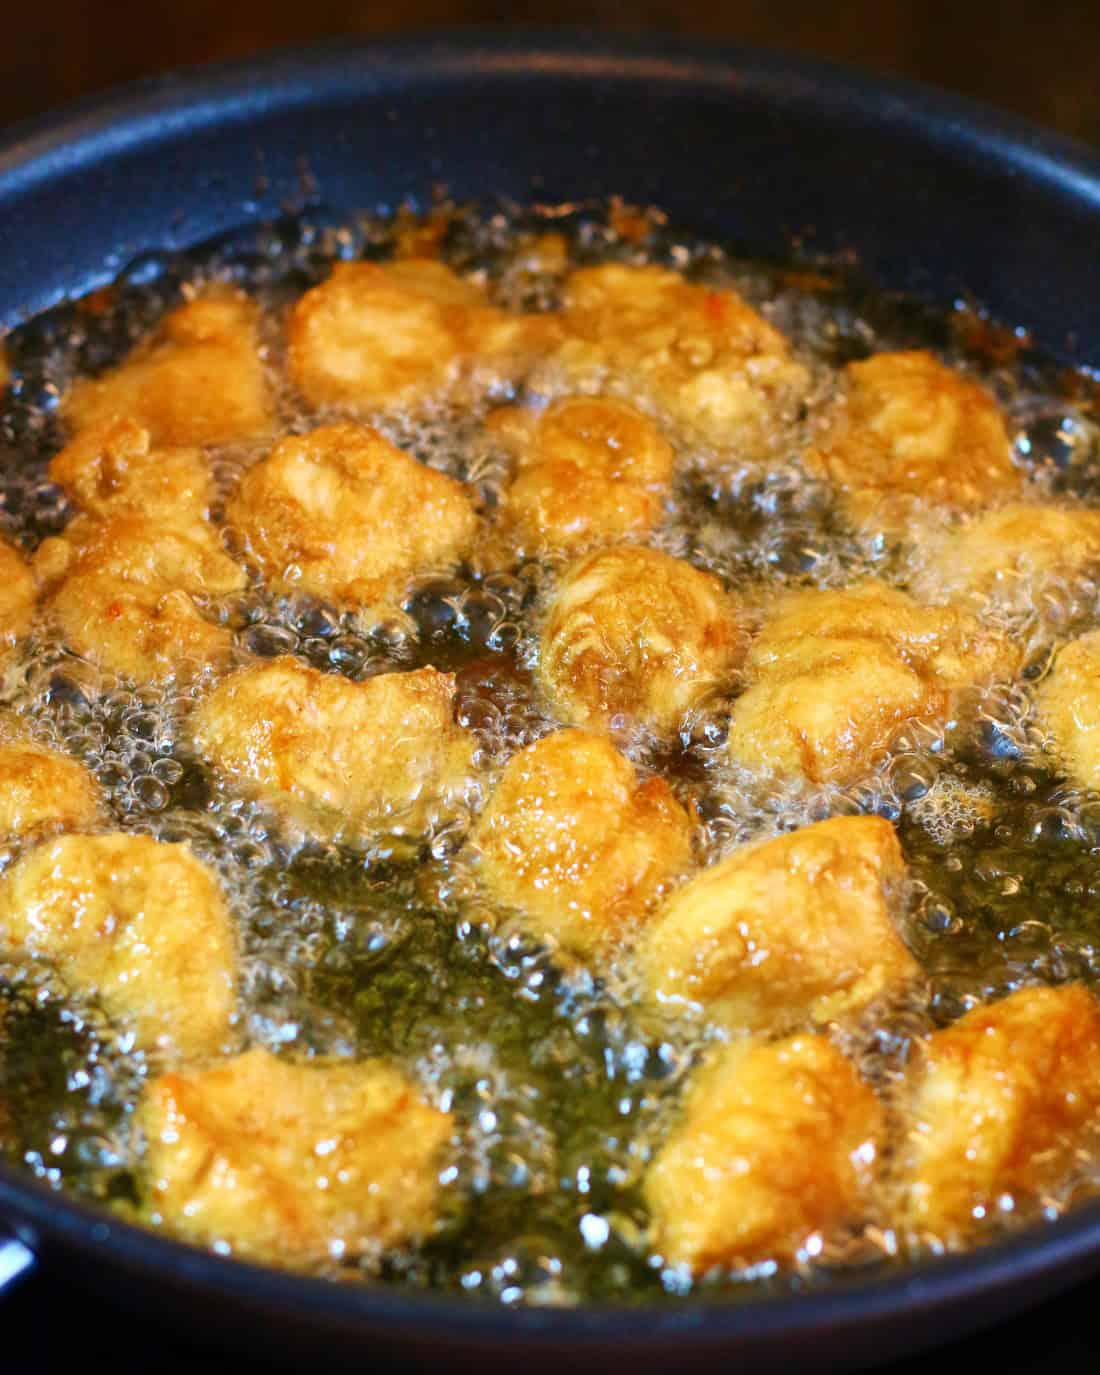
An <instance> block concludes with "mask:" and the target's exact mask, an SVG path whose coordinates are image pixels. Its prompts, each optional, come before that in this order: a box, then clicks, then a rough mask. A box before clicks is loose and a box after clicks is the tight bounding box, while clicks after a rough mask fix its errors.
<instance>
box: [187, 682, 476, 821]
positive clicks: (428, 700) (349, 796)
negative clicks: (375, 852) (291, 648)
mask: <svg viewBox="0 0 1100 1375" xmlns="http://www.w3.org/2000/svg"><path fill="white" fill-rule="evenodd" d="M454 691H455V680H454V676H453V675H452V674H449V673H437V672H436V670H435V669H434V668H422V669H419V670H417V671H416V672H414V673H384V674H380V675H378V676H377V677H374V678H368V679H366V681H364V682H361V683H353V682H350V681H349V680H348V679H347V678H343V677H340V676H339V675H338V674H329V673H321V672H319V671H318V670H317V669H314V668H308V667H307V666H306V665H305V664H302V663H300V662H299V661H298V660H297V659H294V658H291V657H289V656H286V657H284V658H279V659H274V660H272V661H271V662H270V663H267V664H262V665H259V666H257V667H254V668H245V669H241V670H239V671H238V672H236V673H233V674H231V675H230V676H229V677H228V678H226V679H225V680H224V681H223V682H222V683H220V684H219V685H218V686H217V687H216V688H215V689H214V691H213V692H212V693H211V694H210V695H209V697H207V698H206V700H205V701H204V702H203V703H202V704H201V705H200V706H199V708H198V709H197V711H196V713H195V717H194V726H193V729H194V736H195V743H196V745H197V746H198V749H199V752H200V753H201V754H202V755H203V757H204V758H205V759H207V760H208V761H209V763H211V764H212V765H213V766H214V768H215V769H217V770H218V772H219V773H221V774H223V775H225V777H226V778H227V779H228V780H229V781H230V782H231V783H233V784H234V785H235V786H237V787H239V788H240V789H242V791H245V792H247V793H249V794H251V795H252V796H255V797H257V798H259V799H260V800H262V801H263V802H265V803H266V804H267V805H269V806H270V807H272V808H273V809H274V810H275V811H276V812H278V813H280V814H282V815H283V816H285V817H286V818H288V819H289V820H290V821H292V822H294V823H296V824H298V825H300V826H302V827H304V829H305V830H306V831H307V832H308V833H309V834H311V835H314V836H319V837H322V838H324V839H326V840H335V841H343V842H346V843H349V844H354V843H356V842H360V841H363V840H366V839H369V838H370V837H371V836H374V835H381V834H385V835H402V836H420V835H423V834H425V833H426V832H427V831H429V830H430V829H432V827H433V825H435V824H439V823H443V822H445V821H448V820H452V819H453V818H454V816H455V815H456V813H457V812H458V811H460V810H461V807H462V804H463V798H464V796H465V791H466V787H467V784H468V780H469V776H470V773H471V770H472V759H473V750H474V743H473V739H472V737H471V736H469V735H467V734H466V733H465V731H463V730H462V728H461V727H459V726H457V725H456V724H455V723H454V719H453V702H454Z"/></svg>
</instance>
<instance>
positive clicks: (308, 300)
mask: <svg viewBox="0 0 1100 1375" xmlns="http://www.w3.org/2000/svg"><path fill="white" fill-rule="evenodd" d="M556 337H557V324H556V322H555V321H554V319H553V318H552V317H551V316H548V315H520V314H516V313H513V312H511V311H505V310H498V309H497V308H496V307H495V306H491V305H490V304H489V300H488V297H487V296H486V294H485V292H484V291H483V290H482V289H481V288H480V287H478V286H476V285H475V284H474V283H473V282H468V281H466V280H464V279H463V278H462V277H459V276H458V275H457V274H456V273H454V272H452V271H451V269H450V268H449V267H445V266H444V265H443V264H442V263H439V262H435V261H433V260H432V259H430V258H404V259H401V260H399V261H395V262H388V263H362V262H359V263H337V265H336V266H335V267H334V268H333V270H332V276H331V277H329V279H328V280H327V281H325V282H322V283H321V285H320V286H316V287H314V288H313V289H312V290H311V291H307V292H306V294H305V295H304V296H303V297H302V299H301V300H300V301H299V302H298V304H297V306H295V308H294V313H293V315H292V316H291V319H290V326H289V334H288V340H289V353H288V364H289V368H290V377H291V381H292V382H293V383H294V385H295V386H296V387H297V388H298V390H299V391H300V392H301V394H302V396H303V397H304V398H305V400H306V401H307V402H308V403H309V404H310V405H312V406H330V405H331V406H342V407H346V408H349V409H351V410H353V411H356V412H358V413H360V414H362V413H364V412H369V411H372V410H377V409H379V408H381V407H386V406H405V405H409V404H413V403H416V402H420V401H424V400H426V399H428V398H431V397H435V396H441V395H448V396H453V395H455V394H456V393H458V394H460V395H463V396H469V395H473V394H476V393H478V392H482V391H487V390H491V389H493V388H495V387H500V386H501V385H503V384H506V383H510V382H518V381H520V380H521V379H522V378H523V377H524V376H525V375H526V374H527V372H529V371H530V369H531V367H532V365H533V363H534V362H535V359H536V358H537V357H538V356H539V355H540V354H541V353H543V352H544V351H545V350H546V349H547V348H548V347H550V345H551V344H552V343H553V342H554V340H555V338H556Z"/></svg>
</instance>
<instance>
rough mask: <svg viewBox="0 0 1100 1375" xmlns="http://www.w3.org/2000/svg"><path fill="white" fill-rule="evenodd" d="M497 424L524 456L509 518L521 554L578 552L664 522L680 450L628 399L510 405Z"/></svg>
mask: <svg viewBox="0 0 1100 1375" xmlns="http://www.w3.org/2000/svg"><path fill="white" fill-rule="evenodd" d="M489 428H490V430H491V431H492V432H493V433H495V434H496V435H497V436H498V437H499V438H500V439H502V440H503V441H504V442H505V444H507V445H508V447H509V448H511V449H512V451H513V452H514V453H515V455H516V475H515V478H514V480H513V482H512V485H511V487H510V488H509V489H508V495H507V498H506V502H505V507H504V516H505V520H506V522H507V524H508V525H509V527H510V528H509V531H508V533H509V535H510V536H511V538H512V540H513V542H514V543H518V545H519V552H520V553H522V554H531V553H537V552H541V551H544V550H546V549H560V550H565V551H577V550H579V549H581V548H582V547H583V546H585V545H589V544H592V543H595V542H596V541H601V540H614V539H617V538H623V537H626V536H629V535H644V534H646V533H648V532H649V531H650V530H652V529H653V528H654V526H656V525H657V523H658V521H659V520H660V518H661V507H662V502H663V497H664V494H665V492H666V491H667V489H668V486H669V483H670V481H671V479H672V462H673V453H672V447H671V445H669V443H668V442H667V440H666V439H665V438H664V436H663V435H662V434H661V432H660V430H659V429H658V428H657V426H656V425H655V424H654V423H653V421H652V420H650V419H649V417H648V416H644V415H642V414H641V412H640V411H636V410H635V409H634V408H633V407H632V406H628V405H626V404H625V402H622V401H614V400H610V399H603V398H598V397H591V398H589V397H569V398H568V399H566V400H564V401H559V402H557V404H556V405H552V406H550V407H549V409H548V410H546V411H544V412H543V413H542V414H541V415H535V414H534V413H532V412H531V411H524V410H520V409H518V408H517V407H507V408H505V409H503V410H499V411H494V413H493V414H492V415H491V416H490V417H489Z"/></svg>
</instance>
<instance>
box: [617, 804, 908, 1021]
mask: <svg viewBox="0 0 1100 1375" xmlns="http://www.w3.org/2000/svg"><path fill="white" fill-rule="evenodd" d="M904 872H905V863H904V860H903V859H902V854H901V846H900V845H899V844H898V841H897V837H896V836H895V834H894V828H893V827H892V826H891V825H890V823H889V822H888V821H883V820H882V819H881V818H880V817H869V816H859V817H836V818H834V819H833V820H830V821H820V822H818V823H817V824H816V825H814V826H807V827H806V828H805V829H804V830H801V831H795V832H794V833H793V834H791V835H783V836H779V837H778V838H777V839H775V840H765V841H762V842H758V843H757V844H754V845H748V846H745V847H744V848H742V849H740V850H735V851H734V853H733V854H732V855H730V856H729V857H728V858H727V859H725V860H723V861H722V862H721V863H719V864H715V865H712V866H711V867H710V868H709V869H706V870H704V871H703V872H702V873H701V874H698V875H697V876H696V877H695V878H693V879H691V880H690V882H688V883H686V884H684V885H683V887H681V888H678V889H677V890H676V892H675V893H673V895H672V897H671V898H669V900H668V901H667V902H666V903H665V904H664V906H663V907H662V908H661V910H660V911H659V912H658V913H657V914H656V915H655V916H654V917H653V919H652V920H651V921H650V922H649V923H648V924H647V926H646V928H645V931H644V932H643V934H642V939H641V942H640V944H639V947H638V958H639V962H640V966H641V970H642V974H643V978H644V980H645V985H646V988H647V991H648V993H649V996H650V997H652V998H654V999H656V1000H657V1001H659V1002H660V1003H662V1004H664V1005H666V1006H669V1005H671V1006H672V1007H676V1006H677V1005H683V1004H696V1005H702V1006H703V1007H704V1008H705V1009H706V1011H707V1012H708V1014H710V1015H713V1016H716V1017H718V1018H719V1019H721V1020H722V1021H724V1022H726V1023H727V1024H729V1025H730V1026H732V1027H737V1028H741V1027H748V1028H753V1029H755V1028H760V1029H764V1028H769V1029H771V1028H775V1027H777V1026H784V1025H789V1024H790V1023H792V1022H800V1021H803V1020H805V1019H806V1018H809V1019H810V1020H812V1021H814V1022H818V1023H821V1022H825V1021H828V1020H829V1019H830V1018H832V1017H836V1016H838V1015H841V1014H844V1013H850V1012H857V1011H859V1009H860V1008H862V1007H864V1006H865V1005H866V1004H867V1003H868V1002H870V1000H871V999H872V998H874V997H877V996H878V995H879V994H880V993H883V992H884V991H886V990H889V989H891V988H894V987H896V986H898V985H900V984H903V983H905V982H906V981H908V980H910V979H912V978H914V977H915V976H916V975H917V974H918V972H919V969H918V966H917V964H916V961H915V960H914V959H913V957H912V955H910V954H909V952H908V950H906V948H905V946H904V945H903V944H902V941H901V939H900V937H899V936H898V933H897V931H896V930H895V929H894V924H893V922H892V920H891V918H890V910H889V905H888V896H889V893H890V889H891V888H892V887H893V886H895V885H896V884H897V883H898V881H899V880H900V879H901V877H902V875H903V874H904Z"/></svg>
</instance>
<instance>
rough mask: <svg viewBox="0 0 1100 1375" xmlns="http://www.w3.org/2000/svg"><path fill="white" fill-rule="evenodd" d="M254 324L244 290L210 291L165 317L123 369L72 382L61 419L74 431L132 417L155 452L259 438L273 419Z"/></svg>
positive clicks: (253, 311) (252, 307)
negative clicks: (168, 447) (180, 445)
mask: <svg viewBox="0 0 1100 1375" xmlns="http://www.w3.org/2000/svg"><path fill="white" fill-rule="evenodd" d="M258 318H259V311H258V308H257V307H256V305H255V304H254V302H252V301H250V300H249V299H248V297H247V296H245V295H244V293H243V292H239V291H235V290H232V289H230V288H227V287H212V288H210V289H209V290H208V291H206V292H204V293H203V295H201V296H199V297H197V298H196V299H195V300H193V301H188V302H187V303H186V304H185V305H182V306H180V307H179V308H178V309H177V310H173V311H172V312H171V313H170V314H169V315H167V316H166V317H165V319H164V321H163V322H162V323H161V325H160V328H159V329H158V330H157V331H156V332H155V333H154V334H153V336H152V337H151V338H150V339H148V340H147V341H145V342H144V343H142V344H139V345H138V347H137V348H136V349H135V350H134V352H133V353H132V354H131V355H130V356H129V358H127V359H126V361H125V362H124V363H122V364H121V366H119V367H117V368H113V369H112V370H111V371H110V372H107V373H105V374H104V375H103V376H102V377H98V378H80V379H79V380H78V381H76V382H75V383H74V384H73V387H72V390H71V391H70V392H69V394H68V396H67V397H66V398H65V400H64V403H63V406H62V414H63V416H64V418H65V421H66V422H67V423H68V425H69V426H70V427H71V428H72V429H73V430H74V431H77V432H79V431H81V430H85V429H88V428H90V427H93V426H100V425H103V424H105V423H108V422H110V421H113V420H122V419H129V420H132V421H134V422H135V423H136V424H138V425H140V426H141V427H142V428H143V429H146V430H148V431H149V433H150V435H151V436H152V442H153V443H154V444H155V445H156V446H157V447H161V446H164V445H177V444H182V445H189V444H200V445H215V444H233V443H238V442H239V443H245V442H248V441H250V440H255V439H262V438H263V437H264V435H266V434H268V433H270V431H271V427H272V424H273V419H274V417H273V412H272V405H271V398H270V396H269V394H268V387H267V382H266V379H265V377H264V365H263V361H262V359H261V358H260V354H259V341H258V336H257V321H258Z"/></svg>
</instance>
